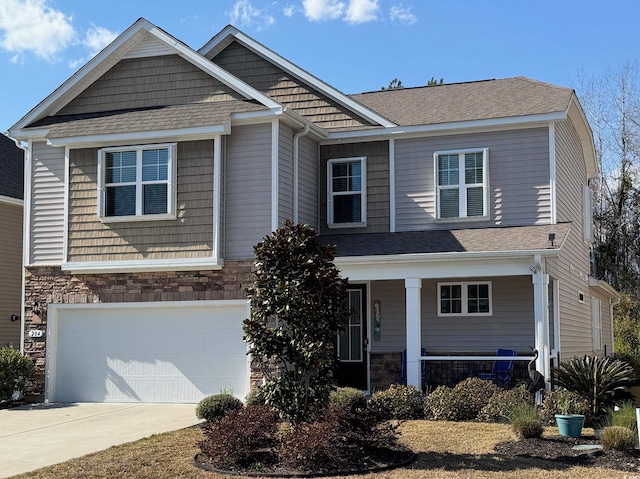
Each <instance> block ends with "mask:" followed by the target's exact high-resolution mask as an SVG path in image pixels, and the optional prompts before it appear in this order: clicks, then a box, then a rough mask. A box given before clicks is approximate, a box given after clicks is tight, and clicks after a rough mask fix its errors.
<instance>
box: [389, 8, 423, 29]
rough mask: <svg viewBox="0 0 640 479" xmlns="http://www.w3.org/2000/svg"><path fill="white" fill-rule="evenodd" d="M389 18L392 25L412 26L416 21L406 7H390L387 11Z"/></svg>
mask: <svg viewBox="0 0 640 479" xmlns="http://www.w3.org/2000/svg"><path fill="white" fill-rule="evenodd" d="M389 17H390V18H391V21H392V22H393V23H402V24H403V25H413V24H414V23H416V22H417V21H418V17H416V16H415V15H414V14H413V12H412V11H411V8H407V7H391V8H390V9H389Z"/></svg>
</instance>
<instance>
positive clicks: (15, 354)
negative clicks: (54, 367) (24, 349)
mask: <svg viewBox="0 0 640 479" xmlns="http://www.w3.org/2000/svg"><path fill="white" fill-rule="evenodd" d="M35 376H36V369H35V366H34V365H33V362H32V361H31V360H30V359H29V358H28V357H27V356H25V355H24V354H22V353H21V352H20V351H18V350H17V349H12V348H2V349H0V401H6V400H9V399H11V396H12V395H13V393H14V392H15V391H20V392H22V393H23V394H24V393H26V392H29V389H30V388H31V387H32V383H33V381H34V379H35Z"/></svg>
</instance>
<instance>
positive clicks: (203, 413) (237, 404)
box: [196, 393, 244, 421]
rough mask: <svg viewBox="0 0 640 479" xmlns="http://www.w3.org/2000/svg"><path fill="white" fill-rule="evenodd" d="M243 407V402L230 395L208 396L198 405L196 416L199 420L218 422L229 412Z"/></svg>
mask: <svg viewBox="0 0 640 479" xmlns="http://www.w3.org/2000/svg"><path fill="white" fill-rule="evenodd" d="M243 407H244V405H243V404H242V401H240V399H238V398H237V397H234V396H232V395H231V394H229V393H221V394H214V395H212V396H207V397H206V398H204V399H203V400H202V401H200V402H199V403H198V406H196V416H197V417H198V419H205V420H207V421H217V420H218V419H220V418H222V417H223V416H224V415H225V414H226V413H227V412H228V411H235V410H237V409H242V408H243Z"/></svg>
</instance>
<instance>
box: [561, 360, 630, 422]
mask: <svg viewBox="0 0 640 479" xmlns="http://www.w3.org/2000/svg"><path fill="white" fill-rule="evenodd" d="M554 374H555V383H556V384H557V385H558V386H560V387H563V388H565V389H568V390H569V391H572V392H574V393H576V394H578V395H579V396H580V397H582V398H583V399H586V400H587V401H588V402H589V410H590V412H591V414H590V418H589V419H590V421H598V420H602V418H603V417H604V416H606V414H607V412H608V411H610V410H611V409H613V406H614V404H615V402H616V400H617V396H618V395H619V394H623V393H628V388H629V386H630V385H631V384H633V382H634V380H635V374H634V372H633V368H632V367H631V366H630V365H629V364H628V363H626V362H624V361H621V360H619V359H616V358H614V357H611V356H606V357H604V358H598V357H595V356H583V357H581V358H573V359H570V360H568V361H564V362H562V363H560V366H558V367H557V368H554Z"/></svg>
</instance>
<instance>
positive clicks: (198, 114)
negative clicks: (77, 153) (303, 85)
mask: <svg viewBox="0 0 640 479" xmlns="http://www.w3.org/2000/svg"><path fill="white" fill-rule="evenodd" d="M266 109H267V108H266V107H265V106H263V105H260V104H258V103H255V102H252V101H244V100H229V101H218V102H207V103H191V104H187V105H174V106H164V107H153V108H141V109H135V110H118V111H108V112H101V113H91V114H78V115H64V116H50V117H47V118H44V119H43V120H41V121H38V122H36V123H33V124H32V125H29V127H30V128H39V127H45V126H46V127H48V128H49V134H48V135H47V137H48V138H68V137H77V136H89V135H109V134H116V133H132V132H140V131H161V130H174V129H180V128H195V127H201V126H215V125H221V124H223V123H224V122H225V121H227V119H228V118H229V116H230V115H231V114H232V113H243V112H250V111H260V110H266Z"/></svg>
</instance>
